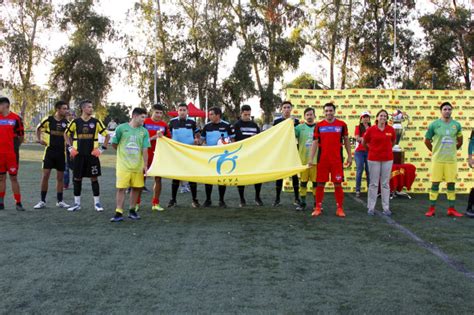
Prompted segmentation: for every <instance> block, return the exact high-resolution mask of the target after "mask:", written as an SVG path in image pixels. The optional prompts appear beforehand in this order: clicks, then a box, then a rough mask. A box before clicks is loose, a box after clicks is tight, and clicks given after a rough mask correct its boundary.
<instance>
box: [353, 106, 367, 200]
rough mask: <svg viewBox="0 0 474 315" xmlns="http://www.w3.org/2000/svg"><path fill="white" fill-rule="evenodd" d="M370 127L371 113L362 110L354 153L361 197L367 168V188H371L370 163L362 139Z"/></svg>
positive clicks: (358, 192) (355, 133)
mask: <svg viewBox="0 0 474 315" xmlns="http://www.w3.org/2000/svg"><path fill="white" fill-rule="evenodd" d="M369 127H370V113H369V112H362V113H361V114H360V120H359V125H358V126H356V127H355V132H354V135H355V138H356V141H357V146H356V149H355V153H354V158H355V161H356V172H357V175H356V197H357V198H359V197H360V186H361V182H362V173H363V172H364V169H365V177H366V179H367V188H369V164H368V163H367V154H368V152H367V150H366V149H365V147H364V146H363V145H362V139H363V137H364V134H365V131H366V130H367V129H369Z"/></svg>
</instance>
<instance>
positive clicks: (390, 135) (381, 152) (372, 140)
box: [364, 125, 396, 161]
mask: <svg viewBox="0 0 474 315" xmlns="http://www.w3.org/2000/svg"><path fill="white" fill-rule="evenodd" d="M395 138H396V135H395V129H393V127H392V126H388V125H387V126H385V128H384V129H383V130H380V129H379V127H378V126H377V125H375V126H372V127H370V128H369V129H367V131H366V132H365V135H364V141H365V143H367V145H368V146H369V157H368V158H367V159H368V160H369V161H391V160H393V151H392V141H395Z"/></svg>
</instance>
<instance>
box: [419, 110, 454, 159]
mask: <svg viewBox="0 0 474 315" xmlns="http://www.w3.org/2000/svg"><path fill="white" fill-rule="evenodd" d="M461 136H462V131H461V124H459V123H458V122H457V121H455V120H451V121H450V122H449V123H445V122H444V121H443V120H441V119H438V120H435V121H433V122H432V123H431V124H430V125H429V127H428V131H427V132H426V135H425V138H426V139H428V140H431V141H432V142H433V150H432V152H433V157H432V161H433V162H438V163H451V164H455V163H456V151H457V148H456V145H457V138H458V137H461Z"/></svg>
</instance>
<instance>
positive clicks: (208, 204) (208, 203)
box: [202, 200, 212, 208]
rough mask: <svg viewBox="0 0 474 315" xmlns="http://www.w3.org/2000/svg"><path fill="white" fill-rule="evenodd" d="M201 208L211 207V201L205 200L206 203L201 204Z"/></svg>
mask: <svg viewBox="0 0 474 315" xmlns="http://www.w3.org/2000/svg"><path fill="white" fill-rule="evenodd" d="M202 206H203V207H204V208H206V207H210V206H212V201H210V200H206V201H204V203H203V204H202Z"/></svg>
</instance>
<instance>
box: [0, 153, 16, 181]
mask: <svg viewBox="0 0 474 315" xmlns="http://www.w3.org/2000/svg"><path fill="white" fill-rule="evenodd" d="M7 172H8V174H10V175H11V176H16V175H17V174H18V163H17V161H16V154H15V152H12V153H0V174H5V173H7Z"/></svg>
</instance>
